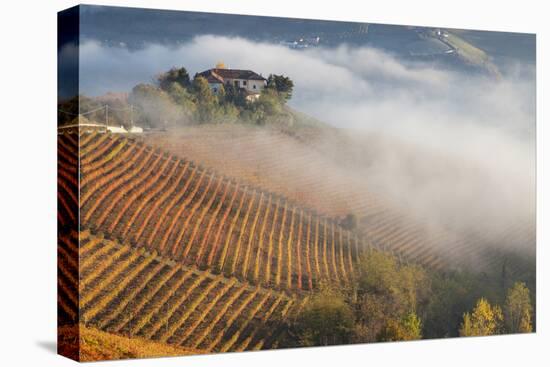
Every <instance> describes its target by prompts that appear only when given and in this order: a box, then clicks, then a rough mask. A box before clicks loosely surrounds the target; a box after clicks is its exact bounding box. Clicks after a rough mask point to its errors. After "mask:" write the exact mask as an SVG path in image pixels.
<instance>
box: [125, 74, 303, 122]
mask: <svg viewBox="0 0 550 367" xmlns="http://www.w3.org/2000/svg"><path fill="white" fill-rule="evenodd" d="M293 87H294V84H293V82H292V80H290V79H289V78H288V77H286V76H283V75H270V76H269V78H268V81H267V87H266V88H264V89H263V90H262V92H261V94H260V96H259V98H258V99H257V100H256V101H248V100H247V98H246V93H245V91H243V90H242V89H240V88H237V87H235V86H234V85H232V84H226V85H222V86H221V87H219V88H218V89H217V90H216V92H214V91H213V90H212V89H211V88H210V86H209V84H208V82H207V80H206V79H205V78H203V77H202V76H200V75H195V77H194V78H193V79H191V78H190V77H189V74H188V73H187V71H186V69H185V68H183V67H182V68H174V69H171V70H169V71H167V72H165V73H162V74H160V75H159V76H158V77H157V78H156V80H155V83H154V84H139V85H137V86H135V87H134V88H133V89H132V92H131V94H130V97H129V103H130V104H132V105H134V106H136V109H137V111H138V117H137V119H138V121H139V122H140V123H142V124H143V125H145V126H151V127H166V126H175V125H176V126H177V125H186V124H205V123H233V122H237V121H240V122H245V123H252V124H265V123H267V122H268V121H270V120H276V119H277V118H279V117H281V116H282V115H284V109H283V106H284V104H285V103H286V102H287V101H288V100H289V99H290V98H291V97H292V90H293Z"/></svg>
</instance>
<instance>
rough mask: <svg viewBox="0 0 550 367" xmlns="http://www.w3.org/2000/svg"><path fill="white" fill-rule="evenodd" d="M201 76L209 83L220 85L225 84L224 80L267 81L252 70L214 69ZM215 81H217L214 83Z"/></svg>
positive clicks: (204, 72)
mask: <svg viewBox="0 0 550 367" xmlns="http://www.w3.org/2000/svg"><path fill="white" fill-rule="evenodd" d="M199 75H200V76H202V77H205V78H206V79H207V80H208V82H209V83H220V82H223V80H224V79H244V80H267V79H266V78H264V77H263V76H261V75H259V74H257V73H255V72H253V71H252V70H239V69H216V68H214V69H208V70H205V71H203V72H202V73H199ZM209 78H210V79H209ZM212 78H213V79H212ZM214 79H215V80H216V81H214ZM220 79H221V81H220ZM210 80H212V81H210Z"/></svg>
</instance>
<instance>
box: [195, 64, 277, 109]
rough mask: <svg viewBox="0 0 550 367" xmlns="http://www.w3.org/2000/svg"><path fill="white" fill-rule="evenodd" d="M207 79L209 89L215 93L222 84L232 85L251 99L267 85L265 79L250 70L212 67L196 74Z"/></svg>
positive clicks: (258, 94) (255, 97) (256, 96)
mask: <svg viewBox="0 0 550 367" xmlns="http://www.w3.org/2000/svg"><path fill="white" fill-rule="evenodd" d="M198 75H199V76H202V77H204V78H205V79H206V80H207V81H208V85H209V86H210V89H211V90H212V91H213V92H214V93H217V92H218V91H219V90H220V87H221V86H222V85H228V84H230V85H233V86H235V87H236V88H238V89H240V90H243V91H244V92H245V93H246V95H247V96H246V99H247V100H249V101H253V100H255V99H257V98H258V97H259V96H260V93H261V91H262V90H263V89H264V88H265V87H266V86H267V79H266V78H264V77H263V76H261V75H260V74H257V73H255V72H253V71H252V70H239V69H225V68H214V69H209V70H206V71H203V72H202V73H199V74H198Z"/></svg>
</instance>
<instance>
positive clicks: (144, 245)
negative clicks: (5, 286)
mask: <svg viewBox="0 0 550 367" xmlns="http://www.w3.org/2000/svg"><path fill="white" fill-rule="evenodd" d="M235 129H236V131H237V135H238V136H237V135H235V136H233V137H232V136H231V135H229V138H228V137H227V136H225V137H223V136H222V134H221V133H220V134H219V135H218V136H217V137H216V134H211V131H210V128H209V127H205V128H204V131H202V132H201V130H200V129H199V130H193V129H190V130H189V131H190V133H189V136H186V137H185V138H182V139H181V140H180V144H179V145H178V146H175V145H174V146H172V145H171V144H170V143H168V144H164V145H163V144H161V141H162V140H158V137H156V136H155V135H154V134H153V135H152V136H145V137H135V136H125V135H114V134H109V133H99V132H93V131H86V132H80V133H77V132H76V131H66V132H63V133H60V134H59V136H58V157H59V160H58V170H59V174H58V188H59V189H58V190H59V192H58V207H59V210H58V221H59V231H60V235H59V245H58V273H59V276H58V295H59V325H60V329H59V330H60V335H61V338H60V341H59V342H60V345H63V346H65V347H66V348H68V349H69V350H71V351H72V352H75V351H76V352H79V354H78V355H77V356H75V358H77V359H81V360H94V359H97V358H100V357H98V355H97V353H99V351H98V350H96V349H94V348H91V349H90V348H88V349H86V348H84V347H85V346H86V345H87V343H91V344H93V343H98V340H100V341H99V342H100V343H106V344H109V345H112V346H114V349H113V351H112V352H109V353H110V354H109V355H103V356H101V358H103V359H114V358H125V357H128V356H155V355H165V354H188V353H191V354H196V353H209V352H223V351H241V350H251V349H270V348H274V347H276V346H277V345H278V343H279V342H280V340H281V338H282V337H284V330H283V329H284V327H283V325H284V322H285V320H287V319H288V318H293V317H295V316H296V315H297V314H298V313H299V311H300V310H301V309H302V308H303V307H304V306H305V305H306V304H307V301H308V299H310V296H311V293H312V291H315V290H317V289H319V288H320V287H319V285H320V284H322V283H330V284H332V285H336V286H337V287H346V286H348V285H351V282H352V281H353V280H354V279H355V278H356V275H357V268H358V261H359V260H361V257H362V256H363V254H364V252H365V251H367V250H368V249H369V248H377V249H380V250H383V251H387V252H392V253H394V254H395V255H397V257H398V258H399V259H401V260H403V261H405V262H408V261H414V262H419V263H422V264H425V265H428V266H429V267H432V268H436V269H437V268H443V267H446V266H447V264H446V261H445V259H444V258H443V257H442V256H441V253H440V252H438V250H437V249H438V248H441V246H439V247H437V246H435V245H434V243H443V244H444V246H443V247H444V248H446V250H447V252H448V254H447V256H450V257H452V256H454V254H455V253H458V252H461V253H464V252H465V251H466V252H467V253H469V256H470V257H471V258H474V259H476V260H479V259H477V257H479V255H480V254H481V252H480V251H481V250H480V248H479V247H476V243H479V242H476V241H477V240H476V237H472V240H471V241H466V242H465V241H464V239H463V238H455V237H453V236H452V234H449V233H447V232H445V231H433V230H428V229H426V228H424V227H422V226H420V225H418V223H416V222H415V221H414V220H411V218H410V217H408V216H407V215H405V214H403V213H401V212H398V211H395V210H392V207H391V205H388V204H387V202H386V201H385V200H384V198H381V197H377V196H376V195H373V194H368V193H367V194H366V195H362V194H361V192H359V194H358V191H357V190H356V188H357V187H359V186H360V187H364V186H365V185H364V182H349V181H346V182H345V183H347V184H348V186H346V184H345V183H344V181H342V177H339V176H338V174H337V173H338V171H336V174H334V175H333V174H332V171H331V174H330V175H327V174H326V172H325V171H326V168H325V170H324V171H323V165H322V164H320V163H319V154H320V153H327V152H319V151H317V150H312V149H311V148H310V147H308V146H307V145H304V144H303V142H301V141H300V137H299V136H297V137H296V139H292V140H291V141H292V142H291V143H289V142H288V141H287V140H288V136H283V135H280V136H278V135H276V134H275V135H273V134H269V137H267V136H265V135H263V134H262V133H261V132H260V133H259V134H260V135H259V136H252V137H251V136H249V135H246V134H244V135H240V133H241V131H240V130H239V128H238V127H236V128H235ZM220 131H223V130H220ZM201 134H205V135H201ZM273 136H278V139H280V141H279V144H297V145H296V149H297V150H296V152H303V156H300V154H298V155H297V160H296V161H293V163H290V162H289V161H285V159H284V157H281V156H279V157H270V154H271V155H273V147H274V146H275V147H276V146H277V145H276V144H275V143H274V142H273V140H271V139H273ZM260 137H261V138H260ZM178 138H181V137H178ZM241 139H245V140H246V139H249V140H248V141H247V142H246V143H243V141H242V140H241ZM262 139H265V140H262ZM220 142H223V144H222V143H220ZM236 143H238V144H244V145H248V146H249V148H250V149H251V151H250V153H249V155H243V157H242V159H237V157H235V156H233V155H232V154H234V153H235V151H232V150H231V149H229V146H230V145H231V144H236ZM208 145H210V146H213V145H215V146H216V147H217V149H211V150H210V151H211V152H210V153H208V152H207V150H206V148H205V147H207V146H208ZM264 145H265V146H264ZM267 146H270V152H271V153H269V152H268V150H267V149H266V148H265V147H267ZM161 147H162V148H161ZM262 147H263V148H262ZM225 149H227V150H226V151H227V152H228V153H227V154H226V155H225V156H220V155H219V154H220V153H219V152H220V151H221V152H223V151H224V150H225ZM238 151H239V152H241V153H242V150H238ZM231 152H232V153H231ZM252 156H253V157H252ZM321 156H322V155H321ZM216 159H220V161H217V160H216ZM198 162H201V163H202V164H204V166H202V165H200V164H199V163H198ZM296 162H298V165H297V166H294V164H295V163H296ZM300 162H301V163H300ZM309 162H316V163H313V165H312V166H308V164H309ZM320 162H321V163H322V162H323V161H322V160H321V161H320ZM206 167H212V168H206ZM254 167H256V168H254ZM299 167H300V168H301V169H302V170H300V169H298V168H299ZM304 167H309V168H307V169H304ZM327 167H331V170H332V167H334V165H329V166H327ZM285 169H287V171H286V172H287V175H286V176H285V173H284V172H285ZM267 172H269V173H267ZM323 172H324V176H323ZM78 173H80V175H79V174H78ZM271 178H273V181H271ZM266 179H267V181H265V180H266ZM285 182H287V183H288V184H287V185H286V186H285V184H284V183H285ZM367 186H368V185H367ZM299 187H300V189H299V190H296V189H297V188H299ZM368 189H369V188H368V187H367V188H366V190H367V191H368ZM321 197H322V198H323V199H319V198H321ZM318 199H319V200H318ZM315 203H316V204H315ZM310 204H311V205H310ZM314 204H315V205H314ZM349 213H361V215H360V219H359V224H358V225H357V226H354V225H349V224H346V222H345V220H343V219H342V218H343V216H344V215H347V214H349ZM525 227H526V224H525V223H518V224H517V226H516V227H513V228H509V231H508V232H507V233H506V234H503V236H504V237H503V241H504V243H508V242H506V241H511V242H513V241H520V242H521V241H528V240H530V238H529V237H525V231H524V230H525ZM533 232H534V231H533ZM483 235H490V237H491V238H498V236H495V235H494V234H481V233H480V234H479V236H480V239H479V241H484V239H483V238H482V236H483ZM533 240H534V239H533ZM483 255H484V259H486V261H487V262H488V263H489V264H490V265H492V266H495V267H497V268H498V267H499V266H501V265H502V264H501V259H502V258H500V257H497V256H493V257H491V255H492V254H490V253H487V254H483ZM484 261H485V260H484ZM491 261H493V263H491ZM516 265H517V264H516ZM516 265H514V264H510V265H509V268H510V269H511V270H512V271H521V269H519V270H518V269H513V267H514V266H516ZM346 288H347V287H346ZM75 330H76V331H75ZM75 335H77V337H75ZM78 343H80V344H79V345H80V346H81V348H80V349H79V348H75V345H76V344H78ZM116 343H125V345H126V346H128V348H127V349H125V352H120V349H117V348H116ZM126 343H127V344H126ZM89 346H90V345H88V347H89ZM71 348H72V349H71ZM166 348H168V349H166ZM139 350H146V351H147V352H145V354H140V352H139ZM67 354H68V353H67Z"/></svg>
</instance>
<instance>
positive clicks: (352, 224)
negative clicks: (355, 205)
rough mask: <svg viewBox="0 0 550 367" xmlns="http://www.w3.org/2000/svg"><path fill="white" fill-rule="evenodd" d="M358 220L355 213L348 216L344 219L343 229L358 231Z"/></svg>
mask: <svg viewBox="0 0 550 367" xmlns="http://www.w3.org/2000/svg"><path fill="white" fill-rule="evenodd" d="M358 222H359V221H358V220H357V216H356V215H355V214H353V213H349V214H348V215H346V216H345V218H344V219H342V222H341V224H342V227H344V228H346V229H348V230H350V231H354V230H356V229H357V225H358Z"/></svg>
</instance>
